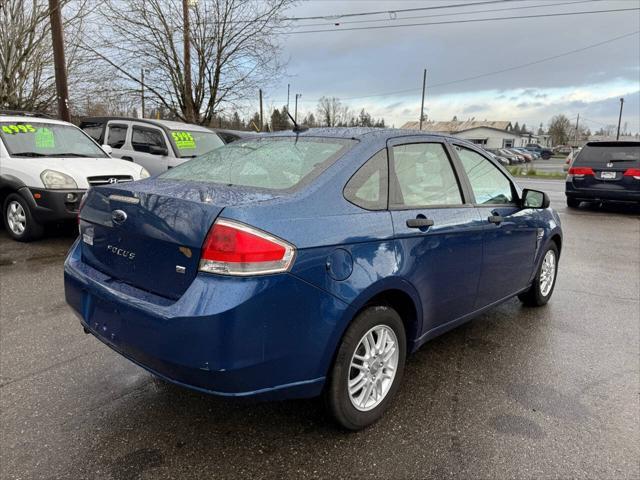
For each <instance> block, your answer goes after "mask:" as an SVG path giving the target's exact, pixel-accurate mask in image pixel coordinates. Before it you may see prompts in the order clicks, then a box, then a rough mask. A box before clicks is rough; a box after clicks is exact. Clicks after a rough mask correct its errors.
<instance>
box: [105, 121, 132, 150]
mask: <svg viewBox="0 0 640 480" xmlns="http://www.w3.org/2000/svg"><path fill="white" fill-rule="evenodd" d="M127 128H128V127H127V126H126V125H115V124H110V125H109V136H108V137H107V145H109V146H110V147H111V148H122V147H124V142H125V141H126V140H127Z"/></svg>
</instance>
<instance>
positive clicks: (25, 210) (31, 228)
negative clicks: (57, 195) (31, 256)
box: [2, 193, 44, 242]
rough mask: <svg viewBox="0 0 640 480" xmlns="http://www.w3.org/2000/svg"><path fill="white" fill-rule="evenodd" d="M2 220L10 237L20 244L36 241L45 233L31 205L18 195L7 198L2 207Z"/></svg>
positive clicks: (13, 194)
mask: <svg viewBox="0 0 640 480" xmlns="http://www.w3.org/2000/svg"><path fill="white" fill-rule="evenodd" d="M2 212H3V215H2V218H3V220H4V226H5V228H6V230H7V232H8V233H9V236H10V237H11V238H13V239H14V240H17V241H19V242H30V241H32V240H36V239H38V238H40V237H41V236H42V234H43V233H44V227H43V226H42V225H41V224H39V223H38V222H36V220H35V219H34V218H33V215H32V214H31V209H30V208H29V205H28V204H27V202H26V201H25V199H24V198H22V197H21V196H20V195H18V194H17V193H12V194H10V195H8V196H7V198H6V199H5V201H4V205H3V206H2Z"/></svg>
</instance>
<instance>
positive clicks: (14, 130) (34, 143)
mask: <svg viewBox="0 0 640 480" xmlns="http://www.w3.org/2000/svg"><path fill="white" fill-rule="evenodd" d="M0 138H2V141H3V142H4V144H5V147H6V148H7V150H8V152H9V155H11V156H12V157H90V158H105V157H106V156H107V155H106V154H105V153H104V152H103V151H102V149H101V148H100V147H98V145H96V144H95V142H94V141H93V140H91V138H89V136H88V135H87V134H86V133H84V132H83V131H82V130H80V129H79V128H78V127H75V126H73V125H66V124H59V123H46V122H33V121H19V122H0Z"/></svg>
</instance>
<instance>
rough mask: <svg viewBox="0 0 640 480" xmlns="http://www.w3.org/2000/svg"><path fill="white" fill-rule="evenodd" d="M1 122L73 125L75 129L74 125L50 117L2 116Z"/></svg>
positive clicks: (0, 116) (0, 117)
mask: <svg viewBox="0 0 640 480" xmlns="http://www.w3.org/2000/svg"><path fill="white" fill-rule="evenodd" d="M0 122H29V123H55V124H58V125H71V126H73V127H75V125H74V124H73V123H69V122H64V121H62V120H56V119H55V118H49V117H33V116H31V115H1V114H0Z"/></svg>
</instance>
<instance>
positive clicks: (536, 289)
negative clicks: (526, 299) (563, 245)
mask: <svg viewBox="0 0 640 480" xmlns="http://www.w3.org/2000/svg"><path fill="white" fill-rule="evenodd" d="M550 250H551V251H553V254H554V255H555V257H556V258H555V260H556V269H555V271H554V272H553V284H552V285H551V290H549V293H548V294H547V295H546V296H545V295H543V294H542V291H541V290H540V275H541V274H542V264H543V263H544V257H545V256H546V255H547V253H548V252H549V251H550ZM557 278H558V247H557V246H556V244H555V243H554V242H551V244H550V245H549V246H548V247H547V249H546V250H545V251H544V254H543V255H542V259H541V260H540V265H539V266H538V273H537V274H536V279H535V283H534V285H533V290H534V292H535V297H536V298H535V300H536V304H537V305H545V304H546V303H547V302H548V301H549V299H550V298H551V296H552V295H553V291H554V289H555V288H556V280H557Z"/></svg>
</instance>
